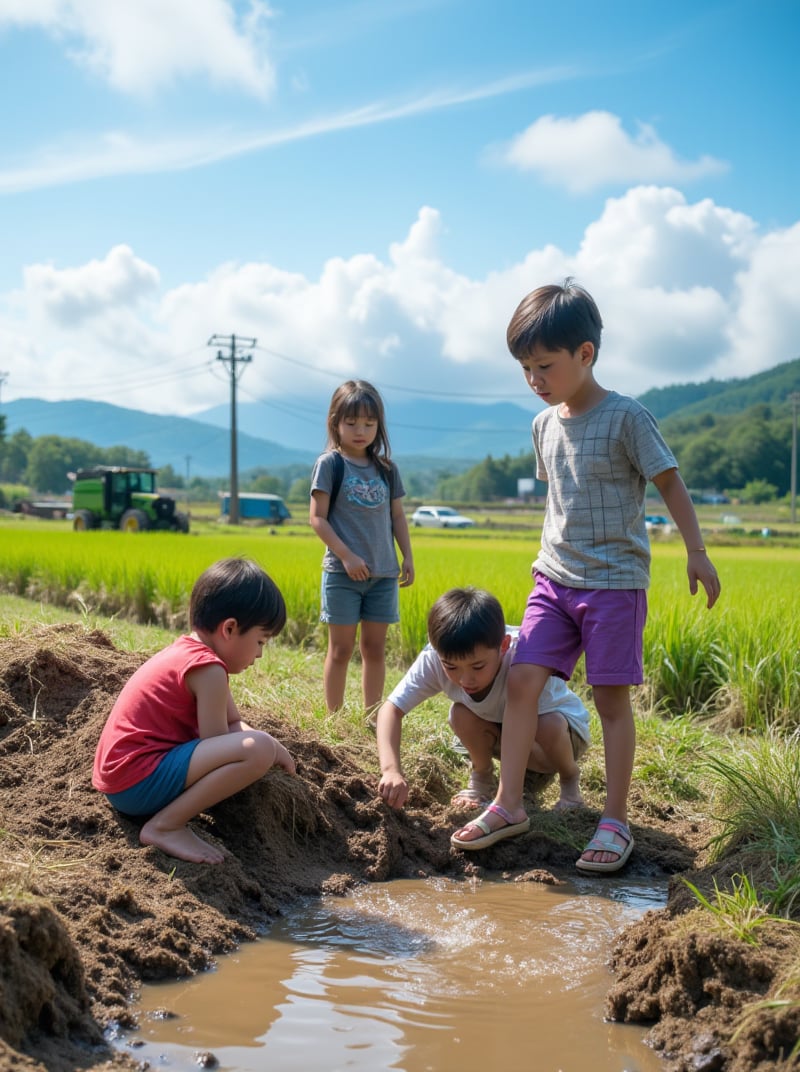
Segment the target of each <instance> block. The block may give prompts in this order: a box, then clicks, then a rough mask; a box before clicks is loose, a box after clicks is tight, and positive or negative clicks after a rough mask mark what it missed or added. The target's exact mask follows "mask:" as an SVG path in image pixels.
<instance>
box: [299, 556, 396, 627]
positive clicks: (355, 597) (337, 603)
mask: <svg viewBox="0 0 800 1072" xmlns="http://www.w3.org/2000/svg"><path fill="white" fill-rule="evenodd" d="M399 590H400V589H399V582H398V580H397V577H370V578H369V580H367V581H352V580H350V578H349V577H348V576H347V574H346V573H332V572H330V571H328V570H323V573H322V612H321V614H320V616H319V620H320V621H321V622H326V623H327V624H328V625H358V623H359V622H387V623H389V624H392V623H393V622H399V621H400V595H399Z"/></svg>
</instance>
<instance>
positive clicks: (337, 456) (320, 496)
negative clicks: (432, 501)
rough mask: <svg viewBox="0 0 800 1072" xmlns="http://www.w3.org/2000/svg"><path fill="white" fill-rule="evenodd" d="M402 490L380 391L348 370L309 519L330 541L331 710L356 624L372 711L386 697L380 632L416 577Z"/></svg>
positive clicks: (326, 605)
mask: <svg viewBox="0 0 800 1072" xmlns="http://www.w3.org/2000/svg"><path fill="white" fill-rule="evenodd" d="M404 495H405V488H404V487H403V482H402V480H401V478H400V473H399V471H398V468H397V466H396V465H395V464H394V462H392V461H391V460H390V449H389V437H388V435H387V432H386V420H385V417H384V411H383V402H382V400H381V396H380V395H379V394H378V392H377V391H376V390H375V388H374V387H373V386H372V384H370V383H367V382H366V380H348V381H347V382H346V383H343V384H342V385H341V387H338V388H337V389H336V390H335V391H334V393H333V397H332V399H331V404H330V408H329V410H328V448H327V450H326V452H325V453H324V454H322V455H320V457H319V458H317V461H316V463H315V465H314V469H313V472H312V474H311V509H310V515H309V516H310V521H311V527H312V528H313V529H314V531H315V532H316V534H317V536H319V538H320V539H321V540H322V542H323V543H324V544H325V545H326V551H325V555H324V557H323V560H322V612H321V614H320V621H323V622H325V623H326V624H327V626H328V653H327V655H326V657H325V674H324V681H325V702H326V704H327V706H328V710H329V711H335V710H336V709H337V708H339V707H341V706H342V704H343V703H344V691H345V684H346V681H347V667H348V665H349V663H350V659H351V657H352V655H353V650H354V648H355V641H356V632H357V631H358V626H359V624H360V625H361V632H360V637H359V651H360V653H361V688H362V692H363V695H364V707H365V709H366V710H367V712H368V714H371V713H372V712H373V711H374V709H375V708H376V707H377V706H378V704H380V703H381V701H382V699H383V685H384V678H385V670H386V662H385V652H386V633H387V630H388V628H389V625H390V624H391V623H392V622H398V621H399V620H400V600H399V593H398V588H399V587H400V586H403V587H405V586H407V585H410V584H413V582H414V562H413V559H412V556H411V540H410V537H409V534H408V522H407V521H406V516H405V514H404V512H403V507H402V502H401V500H402V497H403V496H404ZM395 542H396V543H397V545H398V547H399V548H400V552H401V554H402V565H401V564H399V563H398V560H397V551H396V549H395Z"/></svg>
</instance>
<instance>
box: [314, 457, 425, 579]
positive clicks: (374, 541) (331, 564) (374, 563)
mask: <svg viewBox="0 0 800 1072" xmlns="http://www.w3.org/2000/svg"><path fill="white" fill-rule="evenodd" d="M342 460H343V461H344V476H343V477H342V484H341V487H340V488H339V492H338V494H337V496H336V501H335V502H334V504H333V509H332V510H329V511H328V521H329V522H330V525H331V528H332V529H333V531H334V532H335V533H336V535H337V536H338V537H339V538H340V539H341V540H343V541H344V543H346V544H347V546H348V547H349V548H350V550H351V551H353V552H354V553H355V554H357V555H360V556H361V558H363V559H364V561H365V562H366V563H367V565H368V566H369V571H370V575H371V576H373V577H396V576H397V575H398V574H399V572H400V563H399V562H398V560H397V551H396V549H395V545H394V532H393V529H392V513H391V492H390V487H389V483H390V482H389V474H388V473H386V474H385V476H382V475H381V473H380V472H379V470H378V468H377V466H375V465H374V464H373V463H372V462H368V463H367V464H366V465H356V464H355V463H354V462H351V461H349V460H348V459H347V458H345V457H344V455H342ZM333 476H334V463H333V455H332V454H331V453H330V452H328V453H327V454H322V455H321V456H320V457H319V458H317V461H316V463H315V465H314V469H313V471H312V473H311V491H312V492H314V491H324V492H325V493H326V494H328V495H330V493H331V490H332V488H333ZM391 483H392V488H393V491H394V496H395V498H398V499H399V498H401V497H402V496H403V495H405V493H406V491H405V488H404V487H403V482H402V480H401V479H400V473H399V471H398V470H397V468H396V467H394V474H393V477H392V481H391ZM322 568H323V569H324V570H327V571H328V572H329V573H344V572H345V569H344V566H343V565H342V562H341V559H339V558H337V557H336V555H334V553H333V552H332V551H331V549H330V548H329V547H326V548H325V555H324V556H323V559H322Z"/></svg>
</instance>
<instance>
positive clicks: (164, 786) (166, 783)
mask: <svg viewBox="0 0 800 1072" xmlns="http://www.w3.org/2000/svg"><path fill="white" fill-rule="evenodd" d="M199 744H200V738H199V737H198V738H197V739H196V740H194V741H184V743H183V744H177V745H175V747H174V748H172V749H171V750H170V751H169V752H167V753H166V755H165V756H164V758H163V759H162V760H161V761H160V762H159V764H158V766H157V767H156V769H155V770H154V771H152V772H151V773H150V774H148V775H147V777H146V778H142V780H141V781H140V782H137V783H136V785H132V786H130V787H129V788H128V789H123V790H122V792H121V793H106V796H107V797H108V800H109V803H110V804H111V805H112V807H114V808H116V809H117V811H121V812H122V813H123V815H155V813H156V812H157V811H161V809H162V808H166V806H167V804H171V803H172V801H173V800H174V799H175V798H176V797H179V796H180V795H181V793H182V792H183V791H184V789H185V788H186V775H187V774H188V773H189V762H190V760H191V758H192V756H193V755H194V750H195V748H197V746H198V745H199Z"/></svg>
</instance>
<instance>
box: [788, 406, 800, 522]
mask: <svg viewBox="0 0 800 1072" xmlns="http://www.w3.org/2000/svg"><path fill="white" fill-rule="evenodd" d="M789 401H790V402H791V404H792V469H791V476H790V481H791V487H792V524H793V525H794V524H795V523H796V522H797V407H798V405H800V391H792V393H791V394H790V395H789Z"/></svg>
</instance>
